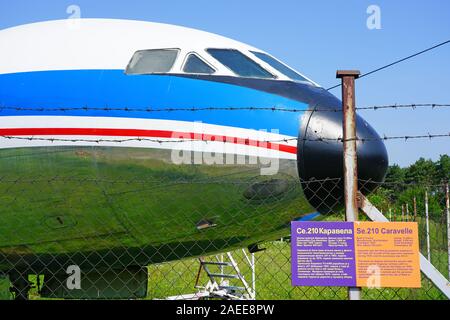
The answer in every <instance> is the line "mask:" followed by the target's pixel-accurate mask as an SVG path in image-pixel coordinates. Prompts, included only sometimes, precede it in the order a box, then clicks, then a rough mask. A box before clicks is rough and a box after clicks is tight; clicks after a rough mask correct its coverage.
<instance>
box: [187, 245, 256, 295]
mask: <svg viewBox="0 0 450 320" xmlns="http://www.w3.org/2000/svg"><path fill="white" fill-rule="evenodd" d="M242 252H243V254H244V257H245V258H246V260H247V263H248V264H249V266H250V268H251V270H252V281H251V286H250V285H249V284H248V282H247V281H246V280H245V277H244V275H243V274H242V272H241V270H240V269H239V266H238V264H237V262H236V260H235V259H234V257H233V255H232V253H231V252H227V253H225V254H220V255H216V256H215V257H214V258H215V260H212V261H209V260H206V259H205V258H204V257H201V258H199V262H200V266H199V271H198V273H197V278H196V281H195V288H196V289H199V290H200V293H203V294H205V293H208V294H209V297H211V298H219V299H233V300H234V299H237V300H254V299H255V297H256V292H255V259H254V256H253V254H251V256H250V257H249V255H248V254H247V252H246V251H245V250H244V249H242ZM213 268H215V270H217V271H212V269H213ZM202 270H203V271H205V273H206V274H207V276H208V279H209V281H208V283H207V284H206V285H205V286H201V285H199V281H200V275H201V272H202ZM230 280H231V281H232V280H235V281H236V282H238V283H239V284H238V285H230Z"/></svg>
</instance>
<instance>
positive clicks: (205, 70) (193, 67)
mask: <svg viewBox="0 0 450 320" xmlns="http://www.w3.org/2000/svg"><path fill="white" fill-rule="evenodd" d="M183 71H184V72H186V73H201V74H213V73H214V72H216V71H215V70H214V69H213V68H211V67H210V66H208V65H207V64H206V63H205V62H204V61H203V60H202V59H200V58H199V57H198V56H197V55H196V54H193V53H191V54H189V55H188V58H187V59H186V63H185V64H184V67H183Z"/></svg>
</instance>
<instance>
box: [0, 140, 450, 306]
mask: <svg viewBox="0 0 450 320" xmlns="http://www.w3.org/2000/svg"><path fill="white" fill-rule="evenodd" d="M169 156H170V155H169V151H167V150H152V149H133V148H103V147H45V148H44V147H43V148H31V149H30V148H26V149H14V150H12V149H11V150H2V151H1V156H0V168H1V169H0V171H1V175H0V201H1V203H2V205H1V207H0V266H1V271H2V272H3V278H2V279H3V280H0V291H1V293H0V294H1V297H2V298H3V299H10V298H11V297H12V296H16V297H17V296H19V297H20V296H21V295H23V296H25V295H27V294H29V297H30V298H31V299H51V298H75V299H84V298H104V299H128V298H142V299H167V298H170V299H198V298H203V299H208V298H225V299H258V300H261V299H347V289H346V288H343V287H293V286H292V285H291V263H290V256H291V252H290V238H289V225H290V222H291V221H293V220H299V219H300V220H328V221H343V220H344V213H343V212H342V208H341V207H340V204H341V203H342V194H343V192H342V188H343V186H342V181H341V179H334V178H327V179H321V180H315V179H312V180H310V181H302V182H300V180H299V178H298V175H297V168H296V162H295V161H289V160H286V161H282V160H280V161H281V162H280V164H279V165H280V166H279V170H278V173H277V174H275V175H271V176H264V175H261V174H260V165H259V164H251V161H250V159H247V162H246V164H245V165H239V166H237V165H226V166H219V165H217V166H216V165H177V166H175V165H173V164H172V163H171V162H170V161H169ZM359 187H360V190H362V192H366V193H367V192H369V191H373V190H374V189H376V191H375V192H373V193H372V194H371V196H370V199H371V201H373V203H374V204H375V205H377V206H378V207H379V208H380V209H381V210H383V211H384V213H385V215H389V218H390V220H395V221H401V220H402V219H403V221H406V219H409V221H412V220H414V217H415V219H416V221H417V222H418V223H419V229H420V248H421V251H422V253H423V254H424V255H425V256H427V254H428V252H430V255H431V261H432V263H433V264H434V265H435V267H436V268H437V269H438V270H439V271H440V272H441V273H442V274H443V275H445V276H446V275H447V272H448V254H447V249H448V248H447V239H448V238H447V227H446V215H445V195H444V193H443V189H442V185H440V186H425V185H422V186H421V185H402V186H398V185H394V186H393V185H392V184H377V183H373V182H370V181H360V186H359ZM400 187H401V188H402V190H403V193H402V196H396V190H397V189H396V188H400ZM408 190H414V192H412V193H411V194H410V195H411V196H409V195H408ZM425 190H427V192H428V202H429V203H428V207H429V214H428V217H429V219H428V222H427V219H426V215H425V200H423V199H424V198H423V197H422V196H424V191H425ZM388 191H389V192H388ZM391 191H392V192H391ZM397 191H398V190H397ZM405 192H406V193H405ZM405 194H406V195H407V196H405ZM397 195H398V193H397ZM414 198H415V206H414V205H413V201H414ZM419 198H420V199H419ZM406 203H408V204H409V206H408V210H409V211H408V216H407V215H406V212H403V215H402V214H401V210H402V209H401V208H402V206H403V207H405V205H406ZM315 208H320V211H321V212H322V213H325V214H323V215H321V214H319V213H318V212H317V211H316V209H315ZM404 210H405V209H404ZM414 212H415V214H414ZM361 219H365V217H364V216H363V214H361ZM427 224H428V230H429V232H427ZM427 235H428V236H427ZM11 283H13V285H14V286H13V290H12V293H11V292H9V287H10V285H11ZM362 297H363V299H377V300H378V299H389V300H392V299H399V300H404V299H445V296H444V295H443V294H442V293H441V292H440V291H439V290H438V289H437V288H435V287H434V286H433V284H432V283H431V282H430V281H429V280H427V279H426V278H425V277H423V278H422V288H420V289H392V288H383V289H365V288H364V289H363V291H362Z"/></svg>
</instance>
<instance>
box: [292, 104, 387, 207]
mask: <svg viewBox="0 0 450 320" xmlns="http://www.w3.org/2000/svg"><path fill="white" fill-rule="evenodd" d="M334 105H337V104H334ZM329 108H330V111H323V110H324V109H325V108H324V107H320V106H317V107H316V108H315V110H318V111H312V112H309V114H308V113H305V115H304V117H303V119H302V125H301V130H300V134H299V141H298V151H297V165H298V171H299V175H300V180H301V183H302V187H303V190H304V193H305V196H306V198H307V199H308V201H309V202H310V204H311V205H312V206H313V207H315V208H316V209H317V210H318V211H319V212H321V213H331V212H333V211H336V210H337V209H339V208H340V207H341V206H342V204H343V200H344V188H343V143H342V141H338V140H339V139H340V138H342V135H343V133H342V120H343V114H342V112H341V111H340V109H341V106H339V107H338V108H339V111H332V110H336V108H335V107H329ZM356 135H357V137H358V141H357V156H358V164H357V166H358V188H359V190H360V191H361V192H362V193H363V194H368V193H370V192H371V191H373V190H374V189H375V188H376V187H377V185H378V184H379V183H380V182H383V181H384V178H385V175H386V172H387V168H388V155H387V151H386V147H385V145H384V143H383V141H382V140H381V139H380V136H379V135H378V134H377V132H376V131H375V130H374V129H373V128H372V127H371V126H370V124H368V123H367V121H365V120H364V119H363V118H362V117H360V116H357V119H356ZM321 139H323V140H321ZM330 139H331V140H330ZM363 140H365V141H363Z"/></svg>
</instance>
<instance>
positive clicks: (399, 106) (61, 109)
mask: <svg viewBox="0 0 450 320" xmlns="http://www.w3.org/2000/svg"><path fill="white" fill-rule="evenodd" d="M445 107H450V104H441V103H414V104H392V105H379V106H377V105H374V106H366V107H356V108H355V109H356V110H373V111H377V110H382V109H412V110H414V109H418V108H432V109H435V108H445ZM5 110H10V111H25V112H30V111H34V112H68V111H106V112H146V113H153V112H154V113H158V112H202V111H274V112H275V111H279V112H293V113H296V112H342V108H340V107H339V108H287V107H276V106H271V107H251V106H250V107H185V108H181V107H180V108H151V107H147V108H142V107H136V108H135V107H123V108H119V107H88V106H85V107H57V108H56V107H55V108H48V107H36V108H31V107H14V106H0V113H1V112H2V111H5Z"/></svg>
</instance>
